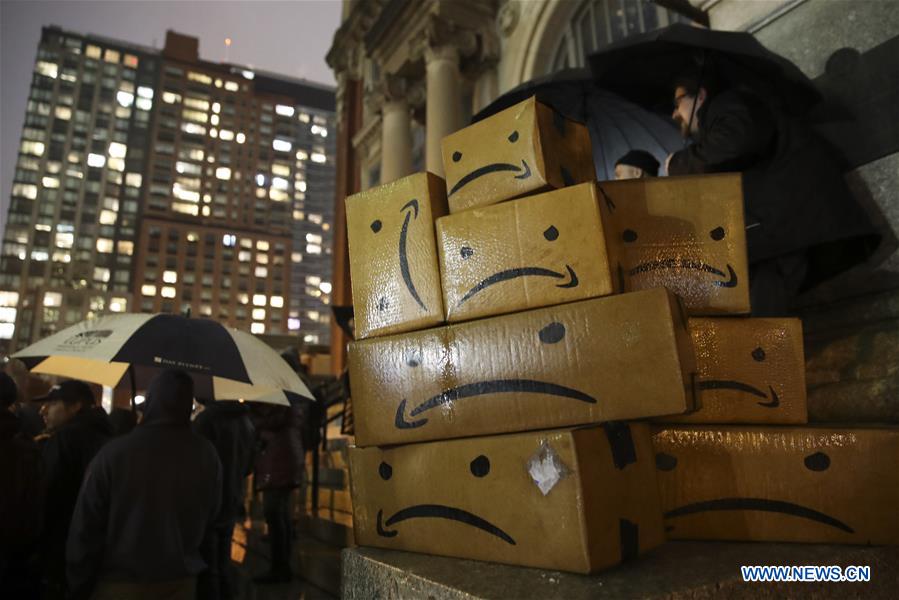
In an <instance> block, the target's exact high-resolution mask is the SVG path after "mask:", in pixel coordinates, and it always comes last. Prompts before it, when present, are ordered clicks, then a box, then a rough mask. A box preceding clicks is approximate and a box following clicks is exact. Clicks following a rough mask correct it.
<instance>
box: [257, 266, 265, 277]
mask: <svg viewBox="0 0 899 600" xmlns="http://www.w3.org/2000/svg"><path fill="white" fill-rule="evenodd" d="M254 273H255V275H256V277H268V268H266V267H256V270H255V271H254Z"/></svg>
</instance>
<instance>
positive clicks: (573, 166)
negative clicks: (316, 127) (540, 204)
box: [441, 97, 596, 213]
mask: <svg viewBox="0 0 899 600" xmlns="http://www.w3.org/2000/svg"><path fill="white" fill-rule="evenodd" d="M441 149H442V151H443V166H444V170H445V171H446V189H447V190H448V192H447V198H448V199H449V209H450V212H453V213H454V212H458V211H461V210H466V209H469V208H474V207H476V206H487V205H488V204H496V203H497V202H502V201H503V200H511V199H512V198H517V197H519V196H524V195H527V194H533V193H535V192H540V191H546V190H548V189H552V188H561V187H565V186H568V185H574V184H576V183H583V182H585V181H593V180H595V179H596V171H595V169H594V167H593V151H592V149H591V146H590V134H589V133H588V132H587V128H586V127H585V126H584V125H583V124H581V123H576V122H574V121H569V120H568V119H566V118H565V117H563V116H561V115H560V114H559V113H557V112H556V111H554V110H553V109H551V108H550V107H548V106H546V105H544V104H540V103H539V102H537V100H536V99H535V98H533V97H531V98H529V99H527V100H525V101H524V102H520V103H518V104H516V105H515V106H512V107H510V108H507V109H506V110H504V111H501V112H498V113H496V114H495V115H493V116H492V117H489V118H487V119H484V120H483V121H481V122H479V123H475V124H474V125H471V126H469V127H466V128H465V129H462V130H460V131H457V132H455V133H453V134H451V135H448V136H446V137H445V138H443V141H442V143H441Z"/></svg>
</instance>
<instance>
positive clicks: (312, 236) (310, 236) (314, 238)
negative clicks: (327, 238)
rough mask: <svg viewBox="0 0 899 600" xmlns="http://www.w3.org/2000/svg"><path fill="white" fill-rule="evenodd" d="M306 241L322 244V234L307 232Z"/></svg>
mask: <svg viewBox="0 0 899 600" xmlns="http://www.w3.org/2000/svg"><path fill="white" fill-rule="evenodd" d="M306 241H307V242H310V243H312V244H321V243H322V236H320V235H318V234H317V233H307V234H306Z"/></svg>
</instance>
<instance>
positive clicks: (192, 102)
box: [184, 96, 209, 113]
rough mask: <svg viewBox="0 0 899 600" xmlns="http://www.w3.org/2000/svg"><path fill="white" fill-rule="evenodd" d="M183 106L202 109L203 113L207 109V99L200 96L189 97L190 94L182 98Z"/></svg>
mask: <svg viewBox="0 0 899 600" xmlns="http://www.w3.org/2000/svg"><path fill="white" fill-rule="evenodd" d="M184 106H187V107H188V108H195V109H197V110H202V111H203V112H204V113H205V112H206V111H208V110H209V100H203V99H201V98H191V97H190V96H188V97H186V98H185V99H184Z"/></svg>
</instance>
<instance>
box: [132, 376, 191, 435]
mask: <svg viewBox="0 0 899 600" xmlns="http://www.w3.org/2000/svg"><path fill="white" fill-rule="evenodd" d="M193 403H194V392H193V381H192V380H191V378H190V375H188V374H187V373H185V372H184V371H177V370H174V369H167V370H165V371H163V372H162V373H160V374H159V375H157V376H156V378H155V379H154V380H153V381H151V382H150V386H149V388H147V401H146V403H145V407H146V408H145V409H144V420H143V421H142V422H141V424H142V425H184V426H189V425H190V414H191V411H192V410H193Z"/></svg>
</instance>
